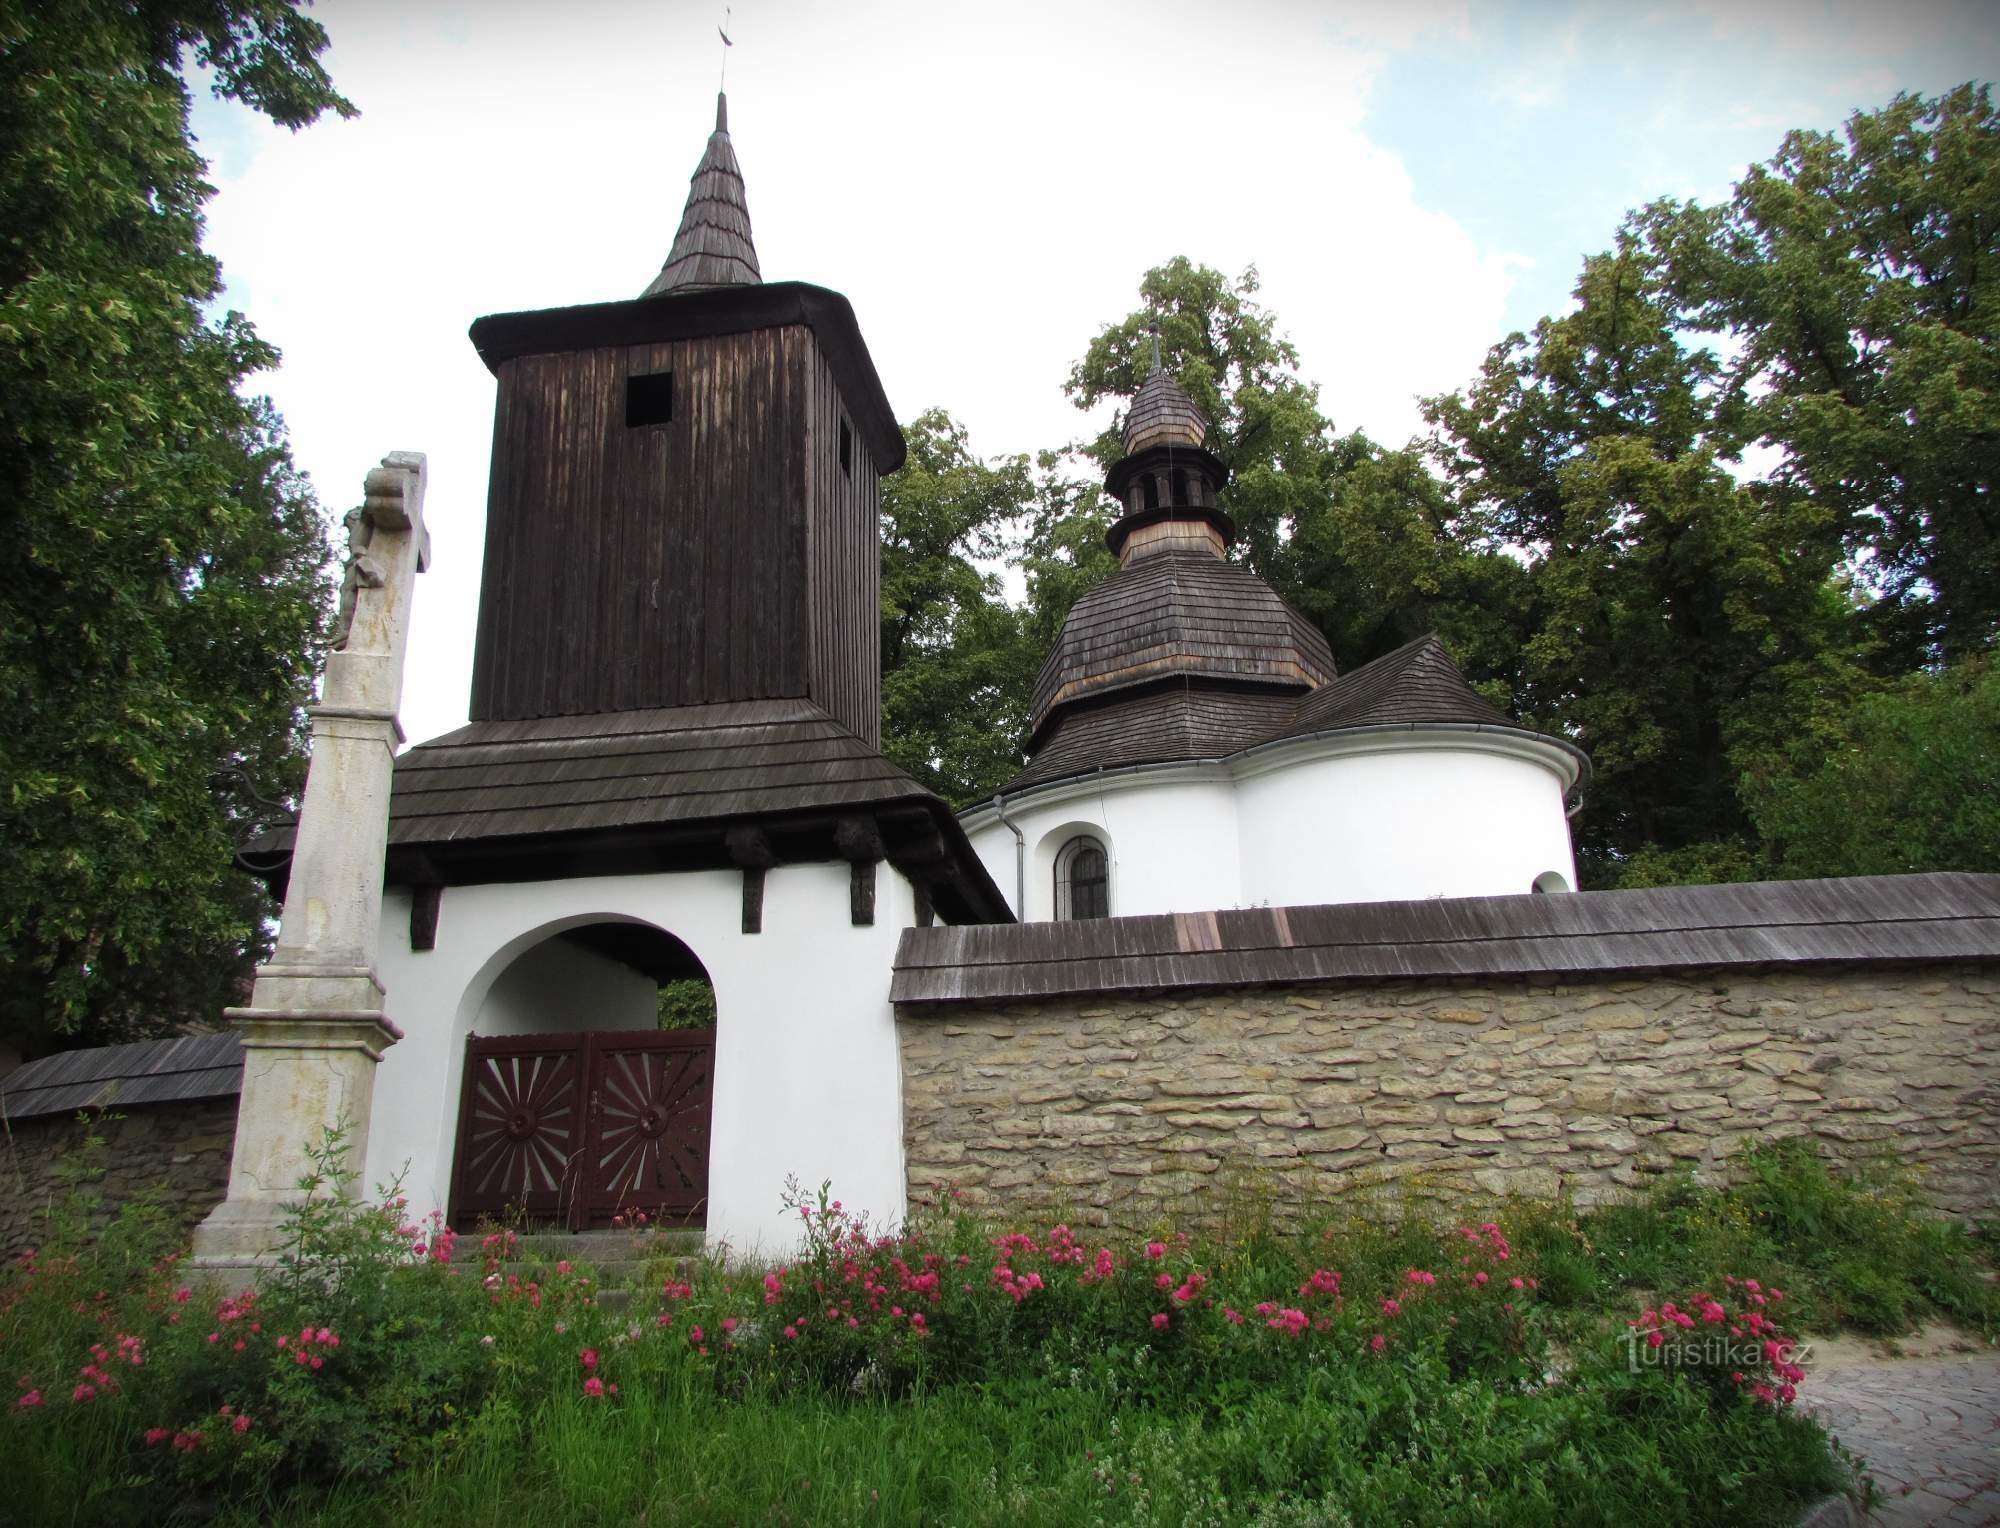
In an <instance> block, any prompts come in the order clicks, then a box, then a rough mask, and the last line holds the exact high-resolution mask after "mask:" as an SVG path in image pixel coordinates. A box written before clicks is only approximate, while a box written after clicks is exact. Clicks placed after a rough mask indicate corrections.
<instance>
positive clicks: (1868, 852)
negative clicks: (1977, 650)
mask: <svg viewBox="0 0 2000 1528" xmlns="http://www.w3.org/2000/svg"><path fill="white" fill-rule="evenodd" d="M1786 765H1787V767H1785V768H1782V769H1777V770H1773V771H1769V772H1766V773H1764V774H1762V775H1760V776H1757V777H1753V778H1752V779H1751V780H1750V781H1749V782H1748V783H1747V785H1746V794H1747V796H1748V798H1749V803H1750V812H1751V816H1752V818H1753V819H1754V821H1755V823H1756V826H1757V830H1758V832H1759V834H1760V835H1761V836H1762V838H1763V841H1764V844H1765V849H1764V856H1765V859H1764V864H1763V866H1762V867H1761V868H1762V869H1763V871H1764V873H1766V874H1770V875H1776V876H1783V877H1794V876H1822V875H1894V874H1899V873H1901V872H1905V871H1912V870H1979V871H1987V872H1994V871H2000V669H1996V668H1995V667H1994V665H1993V663H1992V662H1991V661H1990V660H1988V659H1975V660H1972V661H1969V662H1967V663H1964V664H1961V665H1959V666H1958V667H1956V668H1951V669H1945V670H1941V671H1939V672H1935V673H1917V674H1912V675H1910V676H1908V677H1907V678H1905V679H1903V680H1901V681H1900V682H1898V683H1897V684H1896V685H1895V686H1894V687H1892V688H1891V689H1889V690H1887V691H1884V692H1882V693H1879V694H1872V695H1868V696H1865V697H1864V698H1863V699H1862V700H1861V701H1860V703H1859V704H1858V705H1856V706H1855V708H1854V710H1853V713H1852V715H1851V716H1850V717H1849V719H1848V721H1847V725H1846V728H1845V736H1844V737H1842V738H1841V739H1840V740H1839V742H1838V743H1837V744H1836V745H1835V746H1833V747H1830V748H1815V749H1812V750H1803V749H1801V750H1796V751H1794V753H1793V754H1792V756H1791V757H1790V758H1789V759H1788V760H1787V761H1786Z"/></svg>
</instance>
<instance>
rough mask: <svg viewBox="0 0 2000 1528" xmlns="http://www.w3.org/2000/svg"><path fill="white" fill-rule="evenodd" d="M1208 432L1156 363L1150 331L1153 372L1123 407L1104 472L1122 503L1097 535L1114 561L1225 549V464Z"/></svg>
mask: <svg viewBox="0 0 2000 1528" xmlns="http://www.w3.org/2000/svg"><path fill="white" fill-rule="evenodd" d="M1207 438H1208V420H1207V418H1206V417H1205V416H1204V415H1203V414H1202V412H1201V410H1200V409H1199V408H1197V407H1196V406H1195V401H1194V400H1193V399H1192V398H1190V397H1189V396H1188V395H1187V392H1186V390H1185V389H1183V388H1182V387H1181V385H1180V383H1178V382H1176V381H1175V380H1174V377H1173V373H1171V372H1169V371H1168V370H1166V368H1165V367H1163V366H1162V365H1161V364H1160V341H1159V337H1158V336H1157V335H1155V336H1154V338H1153V370H1152V374H1151V375H1150V376H1148V377H1147V378H1146V380H1145V382H1144V383H1143V384H1142V385H1141V386H1140V388H1139V391H1138V392H1137V393H1135V394H1134V395H1133V398H1132V406H1131V407H1130V408H1129V409H1127V410H1126V411H1125V455H1124V456H1123V457H1121V458H1120V459H1119V461H1118V463H1117V464H1116V465H1115V466H1114V467H1112V469H1111V471H1110V473H1109V474H1107V475H1106V477H1105V480H1104V491H1105V492H1106V493H1108V494H1110V495H1111V497H1112V498H1114V499H1116V500H1117V501H1118V502H1119V503H1120V504H1122V505H1123V506H1124V507H1125V513H1124V514H1123V515H1121V516H1119V518H1118V520H1117V522H1116V523H1115V524H1113V525H1112V527H1111V529H1110V530H1109V531H1108V532H1106V533H1105V538H1104V539H1105V541H1106V543H1107V544H1108V545H1109V546H1110V548H1111V550H1112V551H1113V552H1114V553H1115V554H1116V555H1117V558H1118V561H1119V564H1120V565H1121V566H1124V567H1130V566H1131V565H1132V564H1133V563H1134V562H1135V561H1138V560H1140V559H1142V558H1145V557H1148V556H1152V555H1154V554H1155V553H1159V552H1164V551H1180V552H1186V551H1196V552H1207V553H1209V554H1210V555H1211V556H1214V557H1221V556H1223V555H1224V554H1225V553H1226V552H1227V551H1228V550H1229V544H1230V542H1232V541H1233V540H1235V539H1236V526H1235V524H1234V523H1233V522H1232V521H1231V520H1230V518H1229V516H1228V515H1226V514H1224V513H1223V512H1222V509H1221V506H1220V503H1219V500H1220V497H1221V493H1222V488H1223V485H1224V484H1225V483H1227V482H1228V481H1229V468H1228V467H1227V466H1226V465H1224V463H1223V461H1222V458H1220V457H1219V456H1217V455H1215V453H1214V452H1212V451H1210V450H1208V449H1207V448H1206V447H1205V446H1204V445H1203V442H1204V441H1205V440H1207Z"/></svg>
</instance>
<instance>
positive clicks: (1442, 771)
mask: <svg viewBox="0 0 2000 1528" xmlns="http://www.w3.org/2000/svg"><path fill="white" fill-rule="evenodd" d="M1245 762H1246V768H1245V770H1244V775H1243V778H1242V779H1240V780H1239V781H1238V784H1237V797H1236V799H1237V809H1238V814H1239V815H1238V823H1239V826H1240V830H1241V833H1242V845H1243V887H1244V892H1245V896H1246V899H1247V900H1248V901H1250V902H1252V903H1256V904H1267V905H1269V906H1272V907H1296V906H1300V905H1303V904H1307V903H1314V902H1405V901H1418V900H1421V899H1423V898H1427V897H1491V896H1515V895H1519V894H1521V893H1523V892H1528V891H1532V890H1533V889H1534V884H1535V880H1536V877H1538V876H1541V875H1543V874H1545V873H1546V872H1548V871H1551V870H1553V871H1555V872H1557V873H1558V874H1560V875H1561V876H1562V877H1563V878H1564V879H1565V881H1566V882H1567V884H1569V885H1571V886H1574V885H1575V884H1576V862H1575V859H1574V856H1573V851H1572V849H1571V845H1570V834H1569V819H1568V818H1567V816H1566V815H1565V807H1564V804H1563V793H1564V785H1565V782H1564V780H1563V779H1562V778H1561V777H1560V776H1559V775H1558V774H1557V773H1556V772H1555V769H1554V768H1553V767H1551V765H1550V764H1549V763H1546V762H1544V761H1542V760H1541V759H1539V758H1537V757H1535V756H1533V755H1531V754H1529V753H1527V752H1525V751H1522V752H1515V751H1513V749H1512V748H1511V747H1510V746H1506V745H1504V744H1502V743H1498V742H1495V741H1492V740H1489V738H1487V737H1482V736H1481V735H1479V734H1469V735H1465V736H1463V737H1460V736H1457V735H1454V734H1450V733H1418V734H1414V735H1413V736H1409V737H1399V736H1398V735H1397V734H1393V733H1392V734H1373V735H1363V736H1361V737H1358V738H1354V739H1350V740H1344V741H1341V742H1340V745H1339V746H1337V747H1335V748H1332V749H1330V750H1327V751H1319V752H1307V753H1303V754H1301V755H1296V756H1293V757H1291V758H1289V759H1285V760H1283V761H1272V762H1271V763H1269V764H1267V765H1265V767H1263V768H1261V769H1260V768H1258V764H1259V762H1260V761H1257V760H1254V759H1252V760H1247V761H1245Z"/></svg>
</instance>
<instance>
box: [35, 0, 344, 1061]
mask: <svg viewBox="0 0 2000 1528" xmlns="http://www.w3.org/2000/svg"><path fill="white" fill-rule="evenodd" d="M325 43H326V37H325V33H324V32H323V31H322V30H321V29H320V28H319V26H318V25H317V24H316V23H314V22H312V21H311V20H309V19H307V18H306V17H305V16H303V15H302V14H300V13H299V12H298V11H297V10H296V9H294V8H293V7H292V6H291V5H288V4H284V3H279V0H215V3H209V4H201V3H178V4H177V3H168V0H162V3H148V4H136V5H135V4H119V3H115V0H44V3H37V4H34V5H30V6H23V5H21V4H19V3H18V0H0V228H4V230H5V232H4V234H0V532H4V536H5V539H6V542H7V544H8V546H9V548H10V552H11V554H10V556H9V557H8V558H7V559H5V560H4V561H0V713H4V714H5V715H6V717H7V727H6V729H5V730H4V732H0V837H4V838H5V840H6V843H7V845H8V874H7V875H6V876H5V877H0V969H3V970H4V975H3V976H0V1033H4V1034H6V1035H7V1036H9V1037H11V1038H12V1039H13V1040H14V1041H15V1042H16V1043H18V1044H22V1045H24V1046H26V1047H28V1048H31V1049H32V1048H37V1047H39V1046H42V1045H45V1044H47V1043H49V1041H50V1039H51V1037H53V1036H54V1035H56V1034H58V1033H61V1034H64V1035H65V1036H66V1037H67V1040H66V1043H72V1044H75V1043H90V1042H92V1041H98V1040H104V1039H116V1038H124V1037H128V1036H134V1035H140V1034H145V1033H157V1032H161V1031H164V1030H167V1029H171V1028H173V1027H176V1026H178V1025H179V1024H181V1023H183V1022H185V1021H187V1020H189V1019H207V1020H212V1019H213V1018H214V1017H215V1015H216V1014H217V1013H218V1012H219V1010H220V1008H221V1007H222V1006H223V1004H224V1003H225V1002H227V1001H230V1000H231V999H232V998H233V996H234V987H235V984H236V982H237V981H238V980H239V979H240V978H241V977H242V976H243V975H245V974H247V971H248V969H249V966H250V964H251V963H252V961H253V959H254V956H255V954H256V951H257V949H258V946H259V941H260V939H261V937H262V923H263V919H264V917H265V915H266V912H267V908H266V907H265V905H264V904H263V902H262V900H261V896H260V894H259V893H258V892H257V890H256V889H255V887H254V885H253V884H252V883H250V882H249V881H248V879H247V878H246V877H242V876H239V875H237V874H235V873H234V872H232V871H231V869H230V860H231V856H232V853H233V835H234V833H235V832H236V831H237V830H238V828H239V827H240V825H241V824H242V823H243V822H244V821H245V820H246V819H247V818H248V817H250V816H252V815H254V814H256V813H257V812H259V811H260V810H262V807H261V806H260V802H261V801H268V800H271V799H274V798H279V797H282V796H284V795H285V794H286V793H287V792H289V791H290V790H292V789H293V788H294V787H295V786H296V784H297V782H298V779H299V777H300V771H301V767H302V762H303V756H304V755H303V749H302V747H301V737H300V732H299V719H300V709H299V708H300V705H301V703H302V702H303V701H304V700H305V699H306V698H308V695H309V691H310V686H311V683H312V678H313V675H314V672H315V670H316V666H317V659H318V642H319V633H320V630H321V627H322V624H323V618H324V615H325V611H326V607H327V597H328V579H327V566H328V555H329V553H328V547H327V543H326V536H325V531H324V528H323V526H322V523H321V519H320V516H319V513H318V510H317V507H316V505H315V503H314V501H313V496H312V494H311V491H310V489H309V487H308V485H307V484H306V482H305V481H304V479H303V478H302V477H301V476H300V475H299V473H298V472H297V471H296V470H295V468H294V467H293V465H292V462H291V458H290V456H289V454H288V452H287V449H286V447H285V443H284V435H283V430H282V426H281V424H280V422H279V420H278V419H277V417H276V415H275V414H274V413H273V412H272V410H271V409H270V407H269V405H268V403H266V402H264V401H262V400H259V399H254V398H245V397H243V396H241V395H240V394H239V392H238V388H239V386H240V384H242V383H243V382H244V380H245V379H246V378H248V377H250V376H251V375H252V374H253V373H255V372H257V371H259V370H261V369H264V368H266V367H269V366H271V365H273V364H275V362H276V359H277V357H276V353H275V352H274V351H273V350H272V349H271V347H270V346H268V345H266V344H264V343H263V342H262V341H260V340H259V339H258V338H257V336H256V334H255V332H254V331H253V330H252V328H251V327H250V325H249V324H248V323H247V322H246V321H245V320H244V319H243V318H242V317H241V316H240V315H237V314H235V313H228V314H223V315H220V316H211V315H210V313H209V304H211V303H212V302H213V301H214V300H215V298H216V297H217V296H218V294H219V292H220V289H221V280H220V273H219V271H218V268H217V266H216V263H215V261H214V260H213V259H212V258H210V257H209V256H208V255H207V254H205V253H204V252H203V250H202V249H201V244H200V238H201V208H202V205H203V203H204V202H205V201H206V199H207V197H208V196H209V194H210V188H209V187H208V186H207V185H206V184H205V183H204V182H203V180H202V175H203V171H204V165H203V162H202V160H201V159H200V157H199V156H198V155H197V154H196V153H195V151H194V149H193V147H192V146H191V144H190V142H189V138H188V105H189V99H188V92H187V87H186V85H185V83H184V81H183V79H182V74H181V70H182V67H183V63H184V61H185V59H186V58H187V57H189V56H192V57H194V58H196V59H198V60H200V61H201V62H202V63H204V64H206V65H208V66H209V67H210V68H211V69H212V70H213V73H214V79H215V88H216V90H217V92H218V93H219V94H221V95H223V96H225V97H229V98H232V99H235V100H238V101H241V102H243V103H245V104H246V105H249V106H251V107H253V108H255V109H257V110H260V111H263V112H265V113H266V114H267V115H269V116H270V117H272V118H273V120H275V121H279V122H283V123H285V124H286V125H287V126H292V127H298V126H302V125H304V124H305V123H308V122H310V121H312V120H313V119H314V118H316V117H317V116H319V115H320V114H321V113H322V112H325V111H329V110H331V111H334V112H337V113H339V114H342V115H351V114H352V112H353V108H352V107H351V106H350V105H349V104H348V103H347V102H346V101H345V100H343V99H342V98H341V97H340V96H339V95H337V94H336V93H335V92H334V91H333V89H332V87H331V85H330V83H329V82H328V80H327V77H326V74H325V72H324V71H323V70H322V69H321V67H320V65H319V62H318V54H319V52H320V51H321V49H323V48H324V46H325Z"/></svg>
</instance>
